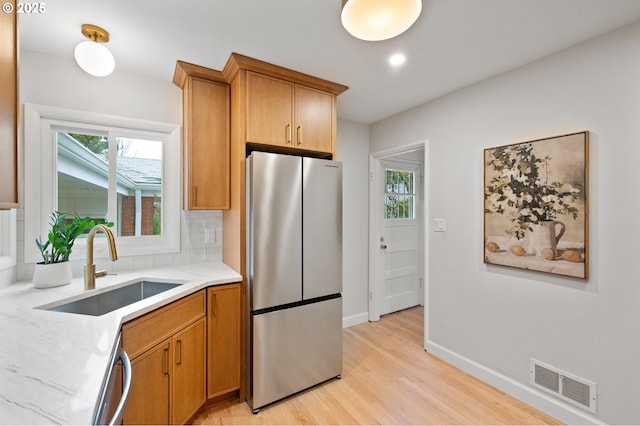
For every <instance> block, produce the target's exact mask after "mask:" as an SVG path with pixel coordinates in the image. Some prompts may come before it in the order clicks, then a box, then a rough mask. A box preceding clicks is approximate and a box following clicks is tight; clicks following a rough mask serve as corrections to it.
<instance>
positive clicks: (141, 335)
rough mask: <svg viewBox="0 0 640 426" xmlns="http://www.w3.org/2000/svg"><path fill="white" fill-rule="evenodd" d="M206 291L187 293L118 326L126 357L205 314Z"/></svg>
mask: <svg viewBox="0 0 640 426" xmlns="http://www.w3.org/2000/svg"><path fill="white" fill-rule="evenodd" d="M206 299H207V298H206V292H205V290H200V291H199V292H197V293H194V294H192V295H190V296H187V297H185V298H183V299H180V300H177V301H175V302H173V303H171V304H169V305H167V306H163V307H162V308H159V309H156V310H155V311H153V312H150V313H148V314H146V315H144V316H142V317H140V318H136V319H134V320H131V321H129V322H127V323H125V324H124V325H123V326H122V346H123V347H124V349H125V351H127V353H128V354H129V357H130V358H135V357H136V356H138V355H140V354H141V353H142V352H144V351H145V350H147V349H149V348H151V347H152V346H154V345H156V344H158V343H159V342H161V341H162V340H164V339H166V338H167V337H169V336H172V335H173V334H175V333H176V332H177V331H179V330H181V329H182V328H184V327H186V326H187V325H189V324H191V323H192V322H193V321H196V320H198V319H200V318H203V317H204V316H205V315H206V302H207V300H206Z"/></svg>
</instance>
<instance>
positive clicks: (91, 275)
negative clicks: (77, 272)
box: [84, 224, 118, 290]
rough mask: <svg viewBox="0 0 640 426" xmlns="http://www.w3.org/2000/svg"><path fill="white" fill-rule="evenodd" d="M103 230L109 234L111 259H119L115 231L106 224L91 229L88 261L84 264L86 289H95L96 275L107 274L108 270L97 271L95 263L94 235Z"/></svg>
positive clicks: (88, 239)
mask: <svg viewBox="0 0 640 426" xmlns="http://www.w3.org/2000/svg"><path fill="white" fill-rule="evenodd" d="M98 232H103V233H104V234H105V235H106V236H107V241H108V242H109V252H110V254H111V260H118V253H117V252H116V239H115V238H114V236H113V233H112V232H111V230H110V229H109V227H107V226H106V225H103V224H100V225H96V226H94V227H93V228H91V230H90V231H89V235H88V236H87V263H86V264H85V265H84V289H85V290H93V289H95V288H96V277H102V276H105V275H107V271H98V272H96V265H94V264H93V237H94V235H95V234H96V233H98Z"/></svg>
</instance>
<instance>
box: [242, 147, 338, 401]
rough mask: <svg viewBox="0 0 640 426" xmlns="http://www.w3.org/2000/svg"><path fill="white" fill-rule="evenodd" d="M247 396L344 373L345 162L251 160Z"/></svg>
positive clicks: (267, 396)
mask: <svg viewBox="0 0 640 426" xmlns="http://www.w3.org/2000/svg"><path fill="white" fill-rule="evenodd" d="M246 161H247V164H246V165H247V167H246V171H247V179H246V182H247V282H248V287H247V298H248V300H247V306H248V325H249V333H248V340H249V341H248V345H247V347H248V357H247V358H248V360H249V365H248V370H247V373H248V392H247V402H248V403H249V405H250V407H251V409H252V411H253V412H254V413H257V412H258V410H259V409H260V408H261V407H264V406H265V405H268V404H270V403H272V402H275V401H278V400H280V399H282V398H285V397H287V396H289V395H292V394H294V393H296V392H299V391H301V390H304V389H307V388H309V387H311V386H314V385H316V384H319V383H322V382H324V381H326V380H329V379H332V378H336V377H338V378H339V377H340V375H341V374H342V297H341V294H340V293H341V292H342V164H341V163H339V162H336V161H329V160H321V159H315V158H307V157H296V156H290V155H281V154H273V153H265V152H253V153H251V155H250V156H249V157H248V158H247V160H246Z"/></svg>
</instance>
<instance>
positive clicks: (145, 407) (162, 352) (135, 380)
mask: <svg viewBox="0 0 640 426" xmlns="http://www.w3.org/2000/svg"><path fill="white" fill-rule="evenodd" d="M170 354H171V342H170V341H169V340H167V341H164V342H162V343H161V344H159V345H157V346H155V347H153V348H152V349H149V350H148V351H146V352H144V353H143V354H142V355H140V356H138V357H137V358H135V359H133V360H131V370H132V372H131V378H132V380H131V389H130V390H129V399H128V401H127V408H126V410H125V412H124V418H123V423H124V424H125V425H139V424H165V425H166V424H169V423H170V421H169V419H170V409H169V395H170V390H171V382H170V376H169V357H170Z"/></svg>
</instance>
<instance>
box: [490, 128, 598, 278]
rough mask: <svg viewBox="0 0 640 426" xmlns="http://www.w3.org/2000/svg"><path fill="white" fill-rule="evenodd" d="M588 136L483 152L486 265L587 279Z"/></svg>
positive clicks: (572, 136) (562, 138)
mask: <svg viewBox="0 0 640 426" xmlns="http://www.w3.org/2000/svg"><path fill="white" fill-rule="evenodd" d="M588 145H589V132H586V131H585V132H579V133H571V134H567V135H561V136H554V137H550V138H546V139H538V140H533V141H528V142H521V143H514V144H511V145H504V146H498V147H495V148H487V149H485V150H484V262H485V263H487V264H492V265H503V266H511V267H515V268H522V269H529V270H534V271H541V272H548V273H552V274H559V275H565V276H570V277H576V278H582V279H587V278H588V271H589V238H588V237H589V234H588V205H589V204H588V199H589V198H588V164H589V157H588Z"/></svg>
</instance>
